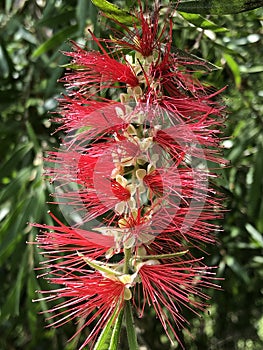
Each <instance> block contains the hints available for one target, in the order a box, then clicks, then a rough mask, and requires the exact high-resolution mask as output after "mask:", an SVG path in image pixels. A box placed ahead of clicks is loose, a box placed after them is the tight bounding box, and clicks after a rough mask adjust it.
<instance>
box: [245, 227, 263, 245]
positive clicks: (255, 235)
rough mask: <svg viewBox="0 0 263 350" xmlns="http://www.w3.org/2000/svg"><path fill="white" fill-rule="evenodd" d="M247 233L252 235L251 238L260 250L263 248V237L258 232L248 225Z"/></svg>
mask: <svg viewBox="0 0 263 350" xmlns="http://www.w3.org/2000/svg"><path fill="white" fill-rule="evenodd" d="M246 229H247V232H248V233H249V234H250V236H251V238H252V239H253V240H254V241H255V242H256V244H257V245H258V247H259V248H263V236H262V234H261V233H260V232H258V230H257V229H256V228H255V227H254V226H252V225H251V224H249V223H247V224H246Z"/></svg>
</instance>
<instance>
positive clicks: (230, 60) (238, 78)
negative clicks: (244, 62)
mask: <svg viewBox="0 0 263 350" xmlns="http://www.w3.org/2000/svg"><path fill="white" fill-rule="evenodd" d="M223 56H224V58H225V60H226V63H227V65H228V67H229V68H230V70H231V72H232V74H233V77H234V80H235V84H236V87H237V88H238V89H239V88H240V86H241V74H240V69H239V65H238V63H237V62H236V61H235V60H234V58H233V56H231V55H228V54H226V53H225V54H224V55H223Z"/></svg>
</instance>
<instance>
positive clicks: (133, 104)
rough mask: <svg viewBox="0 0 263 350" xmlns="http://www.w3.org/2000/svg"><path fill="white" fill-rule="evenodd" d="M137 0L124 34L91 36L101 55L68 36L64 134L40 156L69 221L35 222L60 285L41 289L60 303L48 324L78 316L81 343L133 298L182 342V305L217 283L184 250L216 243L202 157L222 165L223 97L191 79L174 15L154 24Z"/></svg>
mask: <svg viewBox="0 0 263 350" xmlns="http://www.w3.org/2000/svg"><path fill="white" fill-rule="evenodd" d="M139 4H140V11H139V12H138V13H137V22H136V23H135V24H134V27H133V28H132V29H131V28H128V27H126V26H125V25H123V24H121V23H119V26H120V27H121V28H122V30H123V31H125V32H126V36H125V37H124V38H120V37H118V38H116V39H111V40H104V41H103V42H102V40H100V39H97V38H96V37H95V36H94V35H93V34H92V38H93V40H94V41H95V43H96V44H97V45H98V47H99V50H100V51H93V50H85V49H84V48H82V47H80V46H79V45H78V44H76V43H73V51H72V52H66V53H65V54H66V55H67V56H69V57H71V58H72V62H71V63H70V65H69V71H68V72H67V73H66V75H65V77H64V78H63V79H62V81H63V82H64V83H65V86H66V88H67V94H66V96H64V97H62V98H61V99H60V100H59V102H60V111H59V112H60V115H61V117H59V118H56V119H55V121H56V122H60V123H61V125H60V126H59V128H58V130H60V131H64V132H65V138H64V140H63V142H62V145H61V148H60V149H59V150H57V151H53V152H50V153H49V156H48V159H47V160H48V161H49V164H50V166H49V168H48V169H47V171H46V173H47V175H48V176H49V177H50V178H51V180H52V181H53V182H54V183H55V185H56V191H55V197H56V200H55V203H56V204H59V205H60V208H61V211H62V213H63V214H64V216H65V218H66V219H67V220H68V222H70V226H66V225H64V224H62V223H61V222H60V221H59V220H58V219H56V218H55V217H54V216H53V218H54V219H55V220H56V221H57V224H58V226H44V225H36V226H37V227H40V228H42V229H43V228H44V232H42V233H41V234H40V235H39V236H38V244H39V246H40V248H41V249H42V250H43V254H44V255H45V256H47V261H46V263H45V264H44V265H43V266H44V268H49V269H50V277H47V278H48V280H49V282H50V283H54V284H58V285H61V286H62V287H61V288H58V289H56V290H54V291H50V292H45V291H42V293H43V294H47V293H50V296H47V297H46V299H47V300H57V299H58V298H60V297H64V298H66V299H67V300H66V301H65V302H59V304H58V306H55V307H51V309H50V312H51V313H54V314H55V315H54V316H55V317H57V318H58V320H57V321H54V323H53V325H54V326H58V325H60V324H63V323H64V322H67V321H68V320H71V319H76V318H78V319H79V318H85V322H84V325H83V326H82V327H81V328H80V330H79V331H78V332H80V331H81V330H82V329H83V328H84V327H86V326H89V325H91V323H92V324H93V323H94V322H95V327H94V329H93V330H92V332H91V333H90V335H89V336H88V337H87V339H86V341H85V342H84V344H83V345H82V347H81V349H82V348H83V347H85V346H86V344H88V343H90V342H91V343H94V341H95V340H96V339H97V336H98V335H99V333H100V332H101V331H102V330H103V328H105V327H106V325H107V324H108V323H110V322H113V323H114V322H115V321H116V320H117V318H118V317H119V316H118V315H120V314H121V310H122V309H123V308H125V305H127V303H129V300H130V299H131V300H132V301H133V304H134V305H137V310H138V311H139V314H140V315H141V316H142V314H143V311H144V308H145V306H146V304H148V305H153V307H154V310H155V312H156V314H157V316H158V317H159V319H160V321H161V323H162V325H163V327H164V330H165V331H166V333H167V335H168V337H170V338H172V337H174V338H175V339H176V340H177V341H178V342H180V339H179V337H178V335H177V331H176V327H177V328H181V327H183V326H184V324H185V323H186V320H185V318H184V317H183V315H182V313H183V309H184V308H190V309H191V310H194V309H197V310H198V309H199V310H203V308H204V307H205V301H206V300H207V299H208V297H207V296H206V294H204V293H203V291H202V289H203V288H204V287H215V286H214V284H213V283H212V282H209V280H210V279H213V278H214V277H213V276H214V275H213V273H212V272H211V268H209V267H206V266H205V265H204V263H203V262H202V259H195V258H194V256H193V255H192V248H199V249H200V250H201V251H202V250H203V249H204V245H205V244H208V243H214V242H215V238H214V232H215V231H217V230H218V229H219V228H218V226H216V225H215V224H214V223H213V220H215V219H218V218H220V217H221V212H220V209H221V205H220V201H221V199H220V198H219V196H218V193H217V192H216V190H215V189H214V188H213V186H212V180H213V179H214V178H215V175H214V174H213V173H212V172H211V171H209V170H208V168H207V164H206V160H209V161H211V162H214V163H217V164H224V163H225V161H224V160H223V159H222V158H221V155H220V139H219V135H220V131H219V129H220V126H221V125H222V123H223V120H224V118H223V107H222V106H221V105H220V103H219V102H217V101H216V97H217V95H218V93H219V92H215V91H213V89H212V88H208V87H205V86H203V85H202V84H201V83H200V82H199V81H198V80H196V79H195V78H194V76H193V73H194V72H195V69H196V67H197V69H198V70H200V68H202V69H203V70H204V71H205V70H206V65H205V63H204V61H199V60H197V59H196V58H193V57H191V56H187V55H183V56H180V54H178V52H172V47H171V42H172V37H171V36H172V20H169V24H168V25H167V26H166V25H165V26H164V27H163V28H160V27H159V22H160V20H159V12H158V11H157V9H155V10H154V13H153V15H152V16H148V15H146V14H144V12H143V9H142V6H141V3H140V2H139ZM124 52H125V54H124ZM208 70H209V69H208ZM111 96H114V99H113V100H112V99H111ZM51 215H52V214H51ZM202 300H203V301H202ZM64 309H65V310H64ZM164 309H166V311H164ZM167 313H168V314H169V315H170V316H168V314H167ZM112 317H113V318H112ZM86 318H87V321H86ZM115 319H116V320H115ZM127 319H128V318H127ZM93 321H94V322H93ZM116 322H117V321H116ZM111 325H112V324H111ZM106 329H108V328H107V327H106ZM102 332H103V331H102ZM128 333H129V332H128Z"/></svg>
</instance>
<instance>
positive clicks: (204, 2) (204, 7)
mask: <svg viewBox="0 0 263 350" xmlns="http://www.w3.org/2000/svg"><path fill="white" fill-rule="evenodd" d="M175 6H176V8H177V10H178V11H183V12H188V13H199V14H201V15H209V14H210V15H228V14H233V13H239V12H244V11H250V10H254V9H256V8H258V7H261V6H263V0H233V1H229V0H196V1H184V2H180V3H179V4H177V3H176V5H175Z"/></svg>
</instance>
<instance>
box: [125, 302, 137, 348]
mask: <svg viewBox="0 0 263 350" xmlns="http://www.w3.org/2000/svg"><path fill="white" fill-rule="evenodd" d="M124 315H125V321H126V330H127V336H128V343H129V350H139V346H138V343H137V336H136V332H135V326H134V321H133V315H132V307H131V303H130V301H128V300H127V301H126V302H125V307H124Z"/></svg>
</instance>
